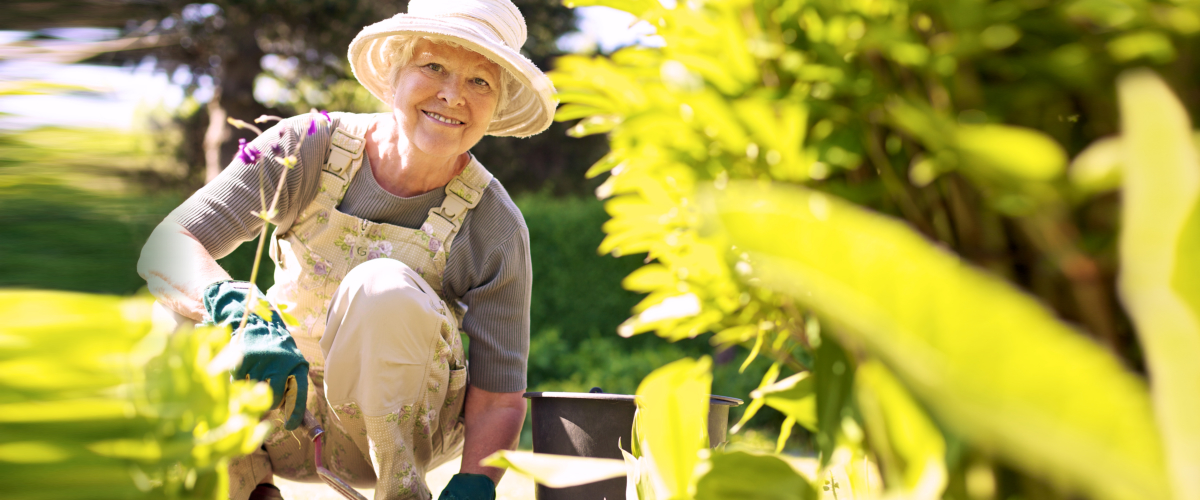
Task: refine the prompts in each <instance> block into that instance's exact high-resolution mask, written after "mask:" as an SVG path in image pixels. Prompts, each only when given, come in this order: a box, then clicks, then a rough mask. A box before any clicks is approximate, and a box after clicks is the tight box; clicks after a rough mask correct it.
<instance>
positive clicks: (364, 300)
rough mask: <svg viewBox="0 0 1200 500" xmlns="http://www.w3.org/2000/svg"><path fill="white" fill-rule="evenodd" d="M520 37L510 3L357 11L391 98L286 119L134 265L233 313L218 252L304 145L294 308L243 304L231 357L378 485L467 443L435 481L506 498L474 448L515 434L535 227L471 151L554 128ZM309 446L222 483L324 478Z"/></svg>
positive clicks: (277, 295)
mask: <svg viewBox="0 0 1200 500" xmlns="http://www.w3.org/2000/svg"><path fill="white" fill-rule="evenodd" d="M525 37H526V28H525V22H524V19H523V18H522V16H521V14H520V12H519V11H518V10H517V8H516V7H515V6H514V5H513V4H512V3H511V2H510V1H509V0H413V1H412V2H411V3H410V5H409V12H408V14H400V15H397V16H395V17H393V18H391V19H388V20H385V21H383V22H380V23H377V24H374V25H372V26H369V27H367V28H365V29H364V30H363V31H362V33H360V34H359V36H358V37H357V38H356V39H355V40H354V42H353V43H352V44H351V46H350V51H349V56H350V62H351V67H352V69H353V71H354V75H355V77H356V78H358V80H359V82H360V83H362V84H363V85H364V86H365V87H366V88H367V89H368V90H370V91H371V93H372V94H374V95H375V96H376V97H378V98H379V99H381V100H382V101H383V102H385V103H387V104H388V105H389V106H390V107H391V108H392V111H391V112H390V113H381V114H371V115H354V114H342V113H333V114H331V116H330V117H329V119H328V120H325V119H323V118H322V119H319V120H316V121H315V123H316V125H315V128H313V129H310V123H313V120H311V119H310V118H308V117H298V118H293V119H288V120H284V121H282V122H281V123H279V124H278V125H276V126H275V127H274V128H272V129H270V130H268V131H266V132H265V133H263V134H262V135H261V136H260V137H259V138H258V139H256V140H255V141H254V142H252V143H251V144H250V147H253V148H255V149H257V150H258V151H262V152H263V157H261V158H247V157H246V156H245V155H242V157H240V158H239V159H237V160H235V161H234V162H233V163H232V164H231V165H230V166H229V168H228V169H226V170H225V172H224V173H222V174H221V176H220V177H218V178H217V179H216V180H214V181H213V182H212V183H210V184H209V185H207V186H205V187H204V188H203V189H201V190H200V191H198V192H197V193H196V194H195V195H193V196H192V197H191V198H190V199H188V200H187V201H186V202H185V203H184V204H183V205H181V206H180V207H179V208H178V209H176V210H175V211H174V212H172V213H171V215H170V216H168V218H167V219H166V220H165V221H163V223H162V224H160V225H159V226H158V227H157V228H156V229H155V231H154V233H153V235H152V236H151V237H150V240H149V242H147V245H146V248H145V249H144V250H143V253H142V259H141V261H140V262H139V264H138V271H139V273H140V274H141V275H142V276H143V277H144V278H145V279H146V280H147V282H148V284H149V286H150V290H151V292H152V293H154V295H155V296H156V297H157V298H158V303H159V305H160V306H162V307H163V308H165V310H170V311H173V312H174V313H176V314H177V315H180V316H182V317H186V318H189V319H190V320H191V321H193V322H197V321H202V322H211V323H216V324H230V325H236V324H238V323H239V322H240V321H241V319H242V316H243V315H245V314H246V312H245V311H247V310H254V308H252V307H247V305H246V301H247V295H248V294H249V293H250V292H251V288H252V285H250V284H248V283H244V282H235V281H231V279H230V276H229V275H228V274H227V273H226V272H225V271H224V270H223V269H221V267H220V266H219V265H218V264H217V262H216V260H215V259H216V258H220V257H222V256H224V255H227V254H229V253H230V252H231V251H233V249H234V248H236V247H237V246H238V245H239V244H241V243H242V242H244V241H247V240H249V239H251V238H253V236H254V235H255V234H256V233H258V232H259V231H260V230H261V227H262V226H261V224H263V222H262V220H261V219H260V218H258V217H257V216H256V215H255V213H256V212H257V211H259V210H261V206H260V203H261V202H260V186H264V185H265V186H269V187H268V190H271V191H273V189H271V187H273V186H276V185H277V184H278V183H279V177H280V175H281V173H282V171H283V169H282V168H281V167H280V166H279V163H278V162H276V161H275V160H274V158H277V157H279V158H282V157H286V156H289V155H293V154H294V155H296V157H297V158H298V159H299V163H298V165H297V166H296V167H295V168H294V169H292V170H290V171H288V173H287V177H286V179H285V182H284V187H283V190H282V193H281V195H280V199H279V207H278V208H279V210H278V211H277V213H275V214H270V215H271V217H270V219H271V221H272V222H273V223H274V224H276V225H277V226H278V228H277V229H276V231H275V233H274V234H273V236H272V239H271V257H272V259H273V260H274V261H275V264H276V271H275V286H273V287H272V288H271V289H270V290H269V291H268V292H267V294H266V296H267V297H268V298H269V299H270V301H271V302H272V303H275V304H281V305H282V304H287V305H288V306H289V307H288V312H289V313H291V314H292V315H294V316H296V317H297V318H298V320H299V323H300V324H299V326H292V327H285V325H284V324H283V323H282V322H281V321H280V320H279V315H278V314H274V313H272V314H270V316H271V317H270V318H264V317H262V316H260V315H258V314H254V313H250V314H249V316H248V320H247V326H246V329H245V333H244V334H243V335H242V336H241V337H239V343H238V344H237V345H238V346H239V347H240V348H241V349H242V352H243V354H244V358H243V360H242V362H241V364H240V367H239V368H238V369H237V370H236V371H235V373H234V375H235V377H239V378H241V377H249V378H252V379H256V380H266V381H269V382H270V383H271V385H272V387H273V389H275V395H276V401H277V402H279V404H280V405H281V406H282V407H283V408H284V412H285V413H286V414H282V415H281V420H286V421H287V422H286V425H285V427H286V428H287V429H296V428H297V426H298V425H299V424H300V416H301V415H302V414H303V413H304V411H305V410H306V409H307V410H309V411H311V412H312V414H314V415H315V417H316V419H317V420H318V421H319V422H320V423H321V425H323V426H324V428H325V430H326V432H325V444H324V451H323V453H322V461H323V463H324V464H325V465H326V467H327V468H329V469H330V470H331V471H332V472H333V473H334V474H335V475H337V476H339V477H340V478H342V479H343V480H345V481H347V482H349V483H350V484H352V485H355V486H362V487H374V488H375V495H376V498H421V499H425V498H429V497H430V492H429V489H428V487H427V486H426V484H425V479H424V478H425V473H426V472H427V471H428V470H430V469H431V468H433V467H435V466H437V465H438V464H440V463H443V462H445V461H447V460H449V459H451V458H453V457H455V456H457V455H458V454H459V453H461V454H462V456H463V460H462V470H461V473H460V474H458V475H456V476H455V477H454V478H453V479H452V480H451V482H450V484H449V485H448V486H447V488H446V489H445V490H444V491H443V494H442V497H441V498H443V499H447V498H457V499H476V498H480V499H482V498H487V499H490V498H494V494H495V486H494V485H495V483H496V482H497V481H499V480H500V477H501V475H502V474H503V470H500V469H495V468H489V467H482V466H480V465H479V461H480V459H482V458H484V457H486V456H488V455H490V454H491V453H493V452H495V451H496V450H501V449H510V448H512V447H513V446H514V445H515V443H516V441H517V438H518V436H519V434H520V429H521V424H522V422H523V421H524V417H525V403H524V400H523V399H522V397H521V394H522V391H523V390H524V389H525V382H526V380H525V371H526V362H527V356H528V345H529V301H530V281H531V278H530V264H529V244H528V239H529V236H528V231H527V230H526V227H525V224H524V220H523V218H522V216H521V213H520V211H519V210H518V209H517V207H516V206H515V205H514V204H513V202H512V200H511V199H510V198H509V196H508V194H507V193H506V192H505V190H504V188H503V187H502V186H501V185H500V183H499V182H497V181H496V180H495V179H493V178H492V176H491V174H489V173H488V171H487V170H486V169H484V167H483V165H481V164H480V163H479V162H478V161H477V160H476V159H475V158H474V157H473V156H472V155H471V154H470V153H469V152H468V150H469V149H470V148H471V147H472V146H474V145H475V144H476V143H477V142H478V141H479V140H480V139H481V138H482V137H483V135H485V134H491V135H496V136H516V137H526V136H529V135H533V134H536V133H539V132H541V131H543V130H545V129H546V127H547V126H549V123H550V120H551V116H552V114H553V112H554V105H555V103H554V99H553V97H552V96H553V87H552V85H551V84H550V81H549V79H548V78H546V76H545V75H544V74H543V73H542V72H541V71H539V70H538V68H537V67H535V66H534V65H533V64H532V63H531V62H530V61H529V60H528V59H526V58H524V57H522V56H521V55H520V53H519V52H518V51H519V49H520V47H521V46H522V45H523V44H524V42H525ZM302 137H303V142H302V143H301V138H302ZM301 144H302V145H301ZM244 160H251V163H247V162H245V161H244ZM272 194H273V193H268V198H267V199H268V203H269V200H270V196H271V195H272ZM176 317H177V318H178V316H176ZM460 331H461V332H463V333H465V334H466V336H467V337H468V338H469V339H470V343H469V356H467V355H465V353H464V350H463V344H462V341H461V337H460ZM468 360H469V361H470V363H469V365H468ZM285 381H286V384H285ZM310 381H311V384H310V383H309V382H310ZM285 387H287V389H286V390H285V389H284V388H285ZM309 389H311V390H309ZM288 393H290V394H288ZM296 393H299V394H298V396H296V395H295V394H296ZM285 395H287V396H292V397H293V398H295V399H293V400H292V401H293V402H292V403H289V402H288V399H289V398H288V397H286V396H285ZM291 404H294V405H295V406H294V410H292V407H291ZM312 457H313V443H312V442H310V441H309V440H307V439H304V438H303V437H302V436H301V433H299V432H292V431H285V430H283V429H281V430H279V431H278V432H276V433H275V434H274V435H272V436H269V437H268V438H267V439H266V442H265V444H264V445H263V446H262V448H261V449H259V450H257V451H255V452H254V453H252V454H251V455H249V456H246V457H242V458H240V459H237V460H235V461H234V462H233V463H232V464H231V466H230V497H231V498H234V499H244V498H248V497H250V498H278V490H277V489H275V488H274V487H273V486H272V485H271V484H270V483H271V481H272V478H273V476H275V475H278V476H280V477H285V478H289V479H294V480H301V481H314V480H316V473H315V470H314V463H313V460H312Z"/></svg>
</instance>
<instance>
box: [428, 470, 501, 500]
mask: <svg viewBox="0 0 1200 500" xmlns="http://www.w3.org/2000/svg"><path fill="white" fill-rule="evenodd" d="M438 500H496V483H493V482H492V478H490V477H487V476H485V475H483V474H455V475H454V477H452V478H450V484H447V485H446V489H444V490H442V494H441V495H440V496H438Z"/></svg>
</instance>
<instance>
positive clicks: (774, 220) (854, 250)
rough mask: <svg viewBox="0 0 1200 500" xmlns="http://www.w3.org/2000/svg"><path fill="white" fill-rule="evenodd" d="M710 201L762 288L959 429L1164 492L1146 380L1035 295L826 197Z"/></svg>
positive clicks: (1086, 475) (1113, 494) (1073, 480)
mask: <svg viewBox="0 0 1200 500" xmlns="http://www.w3.org/2000/svg"><path fill="white" fill-rule="evenodd" d="M708 196H710V197H711V198H709V199H711V200H713V201H712V202H709V203H708V204H707V205H706V206H707V207H709V208H708V209H707V210H710V211H711V213H712V214H713V216H714V217H716V218H717V220H719V221H720V227H721V228H722V230H723V233H724V234H726V235H727V237H728V238H730V240H731V241H732V242H733V243H734V244H736V245H738V247H740V248H744V249H746V250H747V251H748V252H750V253H751V254H752V255H751V258H752V260H753V261H754V262H755V267H756V269H758V271H756V273H755V275H756V277H757V278H759V279H761V280H762V283H763V285H764V286H767V287H770V288H773V289H776V290H780V291H785V292H787V293H789V294H791V295H793V296H795V297H797V298H798V299H800V300H802V302H804V303H805V304H806V305H807V306H808V307H811V308H812V309H813V310H814V311H816V312H817V313H818V314H819V315H821V316H823V317H824V318H826V319H827V320H829V321H832V322H833V324H835V325H837V326H839V327H840V328H841V329H842V330H841V331H843V332H844V334H845V335H846V339H847V340H850V341H854V342H861V343H862V345H863V346H864V347H866V348H868V349H870V351H871V352H873V353H875V354H876V355H878V356H879V357H880V358H881V359H882V360H883V361H885V362H886V363H887V364H888V366H889V367H890V368H892V369H893V370H895V371H896V374H897V375H898V376H899V378H900V379H901V380H903V381H904V382H905V384H906V385H908V386H909V387H911V388H912V390H913V392H914V394H915V395H916V396H918V397H919V398H920V399H921V400H922V401H923V402H924V403H926V404H927V405H929V406H930V408H931V409H932V410H934V412H935V414H937V415H938V416H939V417H940V418H941V419H942V420H943V421H945V422H946V423H947V424H948V425H950V426H951V427H953V428H954V429H956V430H957V431H958V432H960V433H962V434H963V435H965V436H967V437H969V438H970V439H972V440H973V441H974V442H977V443H980V444H981V445H984V446H988V447H990V448H993V449H995V450H997V451H998V452H999V453H1001V454H1002V455H1003V456H1005V457H1006V458H1007V459H1008V460H1010V461H1012V463H1014V464H1016V465H1018V466H1020V467H1021V468H1024V469H1026V470H1030V471H1036V472H1037V473H1039V474H1044V475H1047V476H1050V477H1053V478H1056V479H1058V480H1061V481H1063V482H1065V483H1067V484H1070V485H1072V486H1073V487H1076V488H1079V489H1083V490H1086V491H1088V492H1089V493H1091V494H1093V495H1095V496H1096V497H1097V498H1106V499H1114V500H1115V499H1135V498H1151V497H1162V496H1164V495H1165V486H1166V485H1165V476H1164V471H1163V464H1162V458H1161V457H1162V455H1161V445H1160V441H1159V439H1158V437H1157V434H1156V433H1155V431H1154V429H1155V425H1154V423H1153V417H1152V414H1151V409H1150V404H1149V403H1150V402H1149V398H1148V394H1147V391H1146V388H1145V385H1144V384H1143V383H1142V382H1141V381H1140V380H1138V378H1137V377H1135V376H1133V375H1132V374H1130V373H1128V372H1127V371H1125V370H1124V369H1123V368H1122V367H1121V366H1120V364H1119V363H1118V362H1117V361H1116V360H1115V359H1113V358H1112V356H1111V355H1109V354H1108V353H1106V352H1104V351H1103V350H1101V349H1100V348H1099V347H1097V346H1096V345H1094V344H1092V343H1091V342H1089V341H1087V340H1085V339H1084V338H1082V337H1081V336H1080V335H1079V334H1078V333H1076V332H1074V331H1072V330H1071V328H1069V327H1067V326H1066V325H1064V324H1063V323H1061V322H1059V321H1058V320H1057V319H1055V318H1054V317H1053V316H1052V315H1051V314H1050V313H1049V311H1047V310H1046V309H1044V308H1043V307H1042V306H1040V305H1039V304H1038V303H1037V302H1036V301H1034V300H1033V299H1031V298H1030V297H1028V296H1026V295H1024V294H1023V293H1021V292H1019V291H1017V290H1015V289H1014V288H1012V287H1011V286H1010V285H1008V284H1006V283H1003V282H1002V281H1000V280H998V279H996V278H993V277H991V276H989V275H987V274H984V273H982V272H980V271H977V270H975V269H972V268H970V267H969V266H967V265H965V264H964V263H962V262H961V261H960V260H958V259H957V258H955V257H953V256H952V255H950V254H948V253H946V252H944V251H942V250H939V249H937V248H936V247H934V246H933V245H931V244H930V243H928V242H927V241H926V240H925V239H924V238H922V237H921V236H919V235H917V234H916V233H915V232H914V231H913V230H911V229H909V228H908V227H906V226H904V225H903V224H900V223H898V222H895V221H892V220H890V219H888V218H886V217H882V216H879V215H875V214H871V213H869V212H867V211H865V210H863V209H861V208H857V207H855V206H853V205H851V204H849V203H846V202H844V201H841V200H839V199H837V198H834V197H831V196H829V195H825V194H821V193H815V192H811V191H808V190H804V189H801V188H791V187H781V186H772V187H762V186H759V185H757V184H742V183H730V185H729V186H727V187H726V189H725V190H724V191H721V192H712V193H711V194H709V195H708ZM812 242H819V244H814V243H812ZM835 331H836V330H835ZM994 339H1004V341H1003V342H996V341H994ZM818 411H819V412H820V408H818Z"/></svg>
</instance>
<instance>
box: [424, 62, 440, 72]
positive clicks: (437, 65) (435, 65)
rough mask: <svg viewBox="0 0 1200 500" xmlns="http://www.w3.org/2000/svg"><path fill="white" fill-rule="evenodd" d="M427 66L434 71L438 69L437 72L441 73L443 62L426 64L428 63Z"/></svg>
mask: <svg viewBox="0 0 1200 500" xmlns="http://www.w3.org/2000/svg"><path fill="white" fill-rule="evenodd" d="M425 67H426V68H429V69H431V70H433V71H437V72H439V73H441V72H442V65H441V64H438V63H429V64H426V65H425Z"/></svg>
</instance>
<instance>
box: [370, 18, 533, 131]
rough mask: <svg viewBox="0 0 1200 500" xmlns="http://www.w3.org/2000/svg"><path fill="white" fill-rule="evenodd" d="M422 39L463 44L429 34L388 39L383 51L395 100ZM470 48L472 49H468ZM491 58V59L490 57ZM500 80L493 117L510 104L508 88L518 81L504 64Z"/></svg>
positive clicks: (454, 46) (460, 46)
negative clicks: (404, 71) (402, 73)
mask: <svg viewBox="0 0 1200 500" xmlns="http://www.w3.org/2000/svg"><path fill="white" fill-rule="evenodd" d="M420 40H429V41H430V42H433V43H436V44H439V45H447V46H450V47H452V48H456V49H461V48H463V46H462V45H460V44H459V43H457V42H455V41H454V40H448V39H445V38H437V37H428V36H402V35H401V36H393V37H390V38H388V39H387V41H386V42H384V45H383V52H384V53H385V54H388V88H390V89H391V95H390V96H389V97H390V98H391V99H392V100H393V101H394V100H395V98H396V83H397V81H398V80H399V79H400V72H401V71H403V70H404V68H405V67H407V66H408V64H409V63H410V62H412V58H413V55H414V53H415V52H416V49H417V42H418V41H420ZM467 50H470V49H467ZM489 60H490V59H489ZM496 66H499V68H500V81H499V82H498V84H499V85H498V86H499V89H498V90H499V91H500V93H499V94H498V96H497V98H496V112H495V113H494V114H493V118H494V117H496V116H499V115H500V112H501V111H502V110H503V109H504V108H505V106H507V105H508V89H510V88H512V87H513V85H514V84H516V83H517V82H516V81H515V78H513V76H512V74H511V73H509V72H508V70H507V69H505V68H504V66H500V65H499V64H497V65H496Z"/></svg>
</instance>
